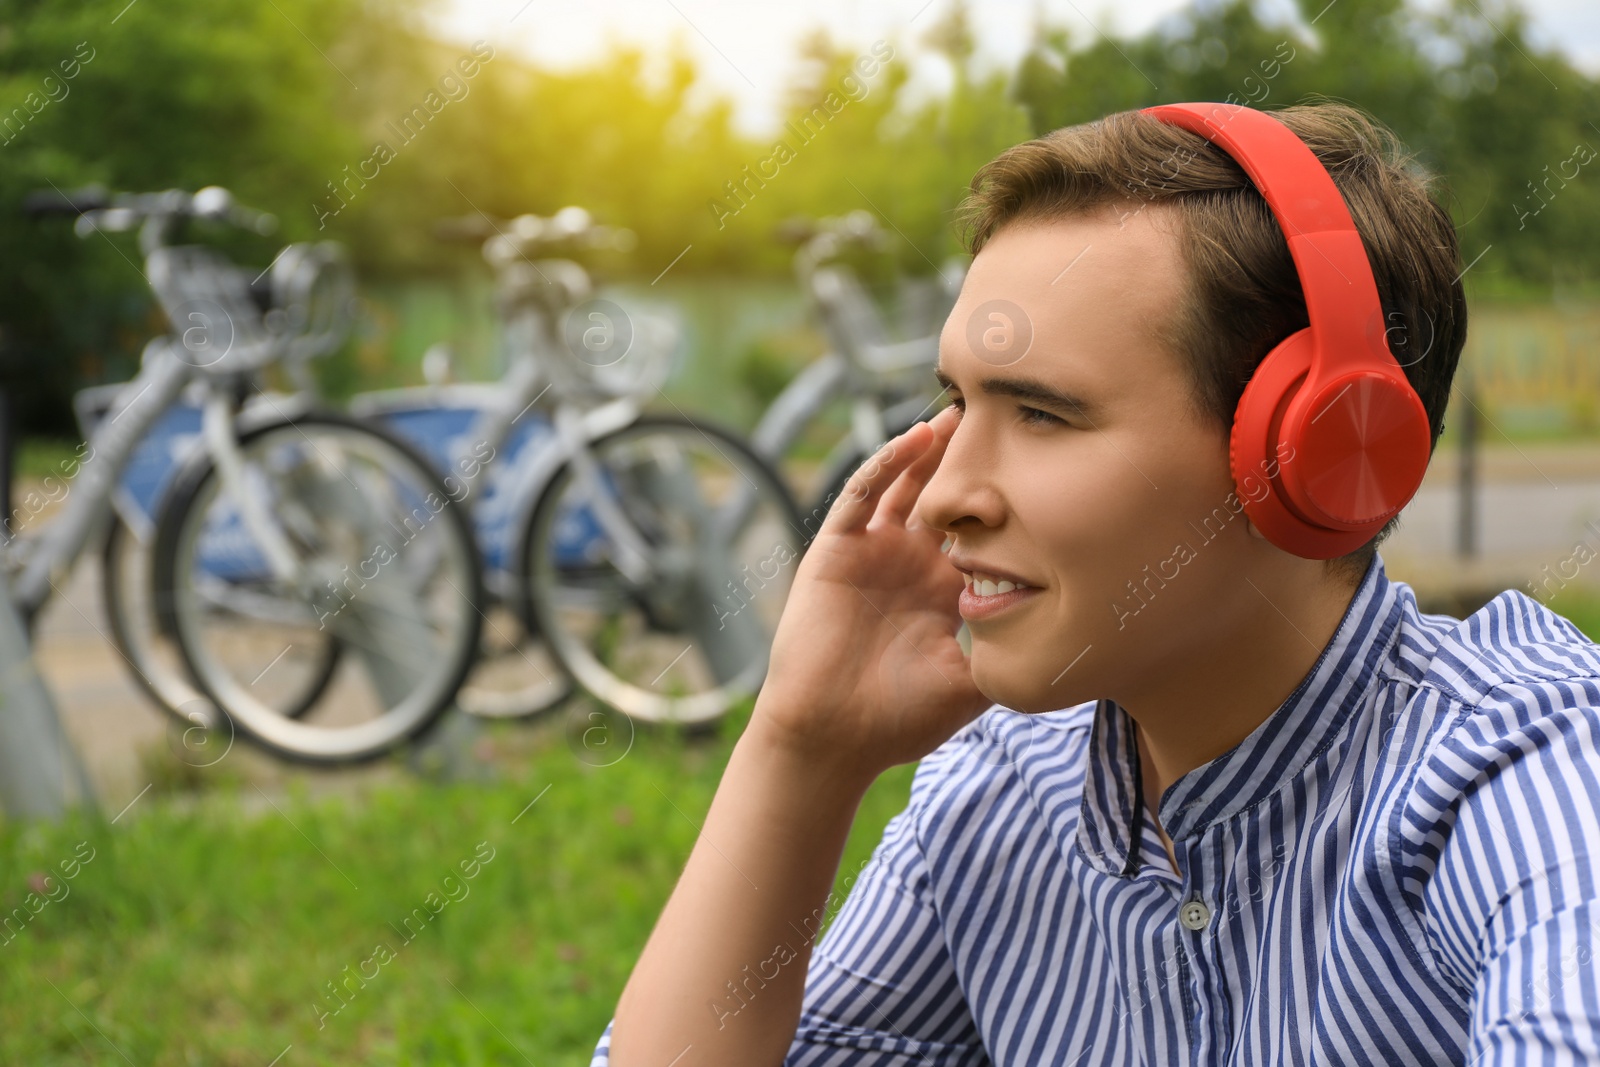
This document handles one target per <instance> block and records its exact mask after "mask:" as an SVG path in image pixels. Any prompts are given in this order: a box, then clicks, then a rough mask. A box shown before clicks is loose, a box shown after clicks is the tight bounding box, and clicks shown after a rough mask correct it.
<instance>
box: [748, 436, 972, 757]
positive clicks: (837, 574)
mask: <svg viewBox="0 0 1600 1067" xmlns="http://www.w3.org/2000/svg"><path fill="white" fill-rule="evenodd" d="M955 424H956V419H955V416H954V415H953V414H952V409H950V408H946V409H945V410H944V411H942V412H940V413H939V414H938V415H937V416H935V417H934V418H933V419H932V420H930V421H929V422H927V423H921V422H919V423H917V424H915V425H914V426H912V427H911V428H910V429H909V430H907V431H906V432H905V433H903V434H901V435H900V436H899V437H896V438H895V439H894V440H892V441H890V442H889V443H888V444H886V445H884V447H883V448H882V449H880V450H879V451H878V452H877V453H876V454H875V455H873V456H872V457H871V458H870V459H868V460H867V462H866V463H864V464H862V466H861V468H860V469H859V470H858V471H857V472H856V474H855V475H854V477H852V478H851V479H850V481H849V482H848V483H847V485H846V487H845V490H844V492H843V493H842V494H840V496H839V498H838V499H837V500H836V501H834V503H833V506H832V508H831V509H830V510H829V512H828V516H827V518H826V519H825V520H824V521H823V524H822V528H821V529H820V530H819V531H818V532H817V536H816V539H815V540H814V541H813V542H812V544H811V547H810V548H809V549H808V550H807V552H806V555H805V557H804V559H802V560H801V562H800V567H799V569H798V570H797V571H796V574H795V581H794V585H793V587H792V588H791V589H790V592H789V598H788V600H787V602H786V603H785V605H784V609H783V615H782V617H781V618H780V620H779V622H778V628H777V632H776V634H775V635H774V638H773V647H772V658H771V667H770V669H769V671H768V673H767V679H766V683H765V685H764V686H763V688H762V692H761V697H760V698H759V699H758V700H757V704H756V708H755V713H754V715H753V717H752V720H751V725H750V728H751V730H753V731H760V732H761V733H762V734H763V736H764V737H765V738H766V739H767V741H768V742H769V743H773V744H777V745H779V746H781V747H784V748H786V749H787V750H789V751H790V752H792V753H794V754H795V755H797V756H799V757H801V758H803V759H805V760H808V761H811V762H813V763H815V764H817V765H819V766H827V767H830V768H838V769H841V770H847V771H848V772H850V773H853V774H859V775H862V776H864V777H865V778H867V779H868V780H870V779H871V778H873V777H876V776H877V774H879V773H881V772H882V771H883V770H886V769H887V768H889V767H892V766H894V765H896V764H900V763H909V762H912V761H914V760H918V759H921V758H922V757H923V756H925V755H927V754H928V753H929V752H931V751H933V750H934V749H935V748H937V747H938V746H939V745H940V744H942V743H943V742H944V741H945V740H947V739H948V738H949V737H950V736H951V735H953V734H954V733H955V732H956V731H957V730H959V729H960V728H961V727H962V726H964V725H966V724H967V723H968V722H971V721H972V720H973V719H974V718H975V717H976V716H977V715H978V714H979V713H980V712H982V711H983V710H984V709H985V708H987V707H989V705H990V704H992V703H993V702H992V701H991V700H989V699H988V698H986V697H985V696H984V695H983V694H982V693H981V692H979V691H978V688H977V686H976V685H974V684H973V681H972V671H971V664H970V661H969V659H968V658H967V656H966V654H965V653H964V652H963V651H962V649H961V645H960V643H959V642H958V641H957V640H956V633H957V631H958V630H959V629H960V628H961V615H960V613H959V611H958V610H957V607H956V604H957V600H958V598H959V596H960V593H961V589H962V585H963V583H964V579H963V578H962V576H961V573H960V572H959V571H957V570H956V569H955V568H954V567H953V566H951V565H950V562H949V560H948V559H946V558H945V556H944V554H943V552H941V551H940V544H941V542H942V541H943V540H944V536H945V534H944V531H942V530H934V529H930V528H929V527H927V526H924V525H923V524H922V522H921V520H920V519H919V518H918V517H917V511H916V503H917V498H918V496H919V495H920V494H921V492H922V489H923V487H924V486H925V485H926V484H927V483H928V480H929V478H931V477H932V476H933V472H934V471H935V470H936V469H937V468H938V466H939V461H940V460H941V458H942V457H943V455H944V451H945V447H946V446H947V445H948V444H949V441H950V435H951V434H952V433H953V432H954V430H955Z"/></svg>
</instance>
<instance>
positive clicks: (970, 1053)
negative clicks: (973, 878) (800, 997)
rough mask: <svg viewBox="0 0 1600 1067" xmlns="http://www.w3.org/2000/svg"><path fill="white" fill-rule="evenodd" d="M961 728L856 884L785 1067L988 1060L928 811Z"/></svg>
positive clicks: (963, 737) (826, 941)
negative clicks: (934, 884) (944, 908)
mask: <svg viewBox="0 0 1600 1067" xmlns="http://www.w3.org/2000/svg"><path fill="white" fill-rule="evenodd" d="M970 733H971V728H968V729H966V730H963V731H961V732H960V733H958V734H957V735H956V736H955V737H953V738H951V739H950V740H949V741H947V742H946V743H945V744H944V745H943V746H941V748H940V749H938V750H936V751H935V752H934V753H931V754H930V755H929V756H928V757H927V758H926V759H925V760H923V762H922V765H921V766H919V767H918V769H917V773H916V776H915V778H914V779H913V783H912V789H911V801H910V803H909V804H908V805H907V807H906V809H905V810H904V811H902V812H900V813H899V814H898V815H896V816H895V817H894V818H893V819H891V820H890V821H889V824H888V826H887V827H885V829H884V832H883V838H882V840H880V841H879V843H878V846H877V848H876V849H874V850H873V853H872V857H871V859H870V860H869V861H868V862H867V864H866V866H865V867H863V868H862V870H861V872H860V876H859V878H857V879H856V881H855V882H854V884H853V885H851V886H850V888H849V893H848V895H847V896H846V897H845V900H844V903H843V905H842V906H841V907H840V908H839V912H838V914H837V915H836V916H834V919H833V922H832V923H831V924H830V925H829V926H828V928H827V930H826V931H824V932H823V935H822V940H821V942H819V943H818V944H817V946H816V948H815V949H814V950H813V951H812V954H811V964H810V967H809V969H808V970H807V972H806V990H805V1000H804V1002H803V1004H802V1007H801V1011H800V1022H799V1026H798V1027H797V1028H796V1031H795V1037H794V1043H793V1044H792V1045H791V1046H790V1048H789V1053H788V1055H787V1056H786V1057H785V1059H784V1061H783V1067H847V1065H848V1067H913V1065H917V1067H978V1065H984V1067H987V1065H988V1064H989V1062H990V1061H989V1057H988V1054H987V1052H986V1051H985V1050H984V1047H983V1043H982V1041H981V1040H980V1038H979V1034H978V1029H977V1025H976V1024H975V1023H974V1021H973V1018H972V1013H971V1011H970V1010H969V1008H968V1006H967V1002H966V997H965V994H964V993H963V991H962V989H961V985H960V983H959V981H958V980H957V976H956V970H955V965H954V964H953V962H952V961H951V957H950V952H949V947H948V943H947V941H946V938H945V932H944V926H943V917H942V916H941V915H940V914H939V912H938V910H937V908H936V907H935V902H934V900H933V897H932V894H931V882H930V877H929V873H928V867H927V863H926V860H925V857H924V854H923V850H922V844H921V842H920V841H919V839H918V832H919V825H920V823H921V813H922V811H923V809H924V808H925V806H926V803H927V799H928V795H929V793H930V792H931V791H932V790H933V788H934V782H935V781H936V780H937V777H938V775H939V774H940V772H941V770H942V768H943V766H944V765H945V763H946V762H947V761H948V760H950V759H952V758H954V756H955V755H956V754H957V753H958V752H959V751H960V750H961V749H962V748H963V747H964V746H966V745H967V744H968V735H969V734H970Z"/></svg>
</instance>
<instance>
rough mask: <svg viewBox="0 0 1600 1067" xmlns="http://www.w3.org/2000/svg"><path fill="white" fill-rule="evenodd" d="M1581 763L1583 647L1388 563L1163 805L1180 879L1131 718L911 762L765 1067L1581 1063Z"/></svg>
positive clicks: (1525, 613)
mask: <svg viewBox="0 0 1600 1067" xmlns="http://www.w3.org/2000/svg"><path fill="white" fill-rule="evenodd" d="M1597 742H1600V647H1597V646H1596V645H1594V644H1593V643H1592V642H1590V641H1589V640H1588V639H1587V638H1586V637H1585V636H1584V635H1583V634H1582V633H1581V632H1580V631H1579V630H1578V629H1577V628H1576V627H1575V626H1573V625H1572V623H1570V622H1569V621H1567V620H1566V619H1564V618H1562V617H1561V616H1559V615H1557V614H1555V613H1553V612H1551V611H1550V610H1548V609H1547V608H1545V607H1544V606H1543V605H1542V604H1540V603H1538V602H1537V601H1535V600H1532V599H1530V598H1529V597H1528V596H1526V595H1524V594H1522V593H1520V592H1517V591H1515V590H1507V591H1506V592H1503V593H1501V594H1500V595H1499V596H1497V597H1495V598H1494V600H1492V601H1491V602H1490V603H1489V604H1487V605H1486V606H1484V607H1483V608H1482V609H1481V610H1479V611H1478V612H1476V613H1475V614H1473V615H1472V616H1470V617H1469V618H1467V619H1466V620H1457V619H1454V618H1451V617H1449V616H1445V615H1430V614H1423V613H1421V612H1419V611H1418V608H1417V603H1416V598H1415V596H1414V594H1413V592H1412V590H1411V587H1410V586H1409V585H1407V584H1405V583H1404V582H1392V581H1390V580H1389V579H1388V577H1387V575H1386V574H1385V571H1384V565H1383V560H1382V558H1381V556H1380V557H1379V558H1377V559H1375V560H1374V561H1373V563H1372V565H1371V566H1370V567H1369V568H1368V570H1367V573H1366V575H1365V576H1364V578H1363V580H1362V583H1361V586H1360V588H1359V589H1358V590H1357V592H1356V595H1355V597H1354V598H1353V599H1352V601H1351V603H1350V605H1349V607H1348V608H1347V609H1346V612H1345V615H1344V618H1343V620H1342V621H1341V623H1340V626H1339V629H1338V631H1337V633H1336V634H1335V636H1334V637H1333V639H1332V641H1331V642H1329V644H1328V646H1327V647H1326V648H1325V649H1324V650H1323V652H1322V654H1321V657H1320V658H1319V659H1318V660H1317V662H1316V665H1315V666H1314V667H1312V669H1311V671H1310V672H1309V674H1307V676H1306V678H1305V679H1304V680H1303V681H1302V682H1301V684H1300V686H1299V687H1298V688H1297V689H1296V690H1295V692H1294V693H1293V694H1291V695H1290V696H1289V698H1288V699H1287V700H1286V701H1285V702H1284V703H1283V704H1282V705H1281V706H1280V707H1279V708H1278V709H1277V710H1276V711H1274V712H1273V713H1272V714H1271V715H1270V716H1269V717H1268V718H1267V719H1266V720H1265V721H1263V722H1262V723H1261V724H1260V725H1259V726H1258V727H1257V728H1256V729H1255V730H1254V731H1252V732H1251V733H1250V735H1249V736H1248V737H1246V738H1245V739H1244V740H1243V741H1242V742H1240V743H1239V744H1238V745H1237V746H1235V747H1234V748H1232V749H1231V750H1229V751H1228V752H1225V753H1223V754H1222V755H1220V756H1218V757H1217V758H1215V759H1213V760H1211V761H1210V762H1208V763H1205V764H1203V765H1201V766H1199V767H1196V768H1194V769H1193V770H1191V771H1189V772H1188V773H1186V774H1184V775H1183V776H1182V777H1180V778H1179V779H1178V780H1177V781H1175V782H1174V783H1172V785H1170V786H1169V787H1168V788H1167V789H1166V791H1165V792H1164V793H1163V794H1162V796H1161V800H1160V804H1159V813H1160V818H1161V826H1162V827H1164V828H1165V829H1166V831H1167V834H1168V836H1169V837H1170V838H1171V840H1172V844H1173V849H1174V851H1175V852H1176V854H1177V860H1178V867H1179V869H1180V870H1181V871H1182V872H1183V873H1182V875H1181V877H1180V876H1179V875H1178V874H1177V873H1175V872H1174V871H1173V868H1172V864H1171V862H1170V861H1169V859H1168V857H1167V854H1166V850H1165V848H1164V847H1163V846H1162V843H1161V840H1160V837H1159V836H1158V833H1157V828H1156V824H1155V823H1154V822H1152V821H1151V818H1150V816H1149V813H1148V809H1147V808H1146V806H1145V804H1144V803H1143V801H1142V799H1141V792H1140V788H1139V782H1138V749H1137V747H1136V743H1135V737H1134V733H1133V722H1132V720H1131V719H1130V718H1129V717H1128V715H1127V712H1126V711H1124V710H1123V709H1122V708H1121V707H1120V706H1119V705H1117V704H1116V703H1114V702H1112V701H1109V700H1102V701H1098V702H1091V703H1088V704H1083V705H1079V706H1077V707H1072V708H1066V709H1063V710H1060V711H1054V712H1050V713H1047V714H1043V715H1034V716H1028V715H1022V714H1019V713H1016V712H1013V711H1010V710H1009V709H1006V708H1003V707H1000V706H998V705H996V706H994V707H991V708H990V709H989V710H988V711H986V712H985V713H984V714H983V715H981V716H980V717H979V718H978V719H977V720H976V721H974V722H973V723H972V724H970V725H968V726H967V727H965V728H963V729H962V730H961V731H960V732H958V733H957V734H956V735H955V736H954V737H952V738H950V740H949V741H947V742H946V743H945V744H943V745H941V746H940V747H939V748H938V749H937V750H935V751H934V752H932V753H931V754H929V755H928V756H927V757H926V758H925V759H924V760H923V761H922V762H921V764H920V765H919V767H918V768H917V771H916V775H915V777H914V779H913V783H912V788H911V799H910V802H909V804H908V805H907V807H906V808H905V810H904V811H902V812H901V813H900V814H898V815H896V816H895V817H894V819H893V820H891V821H890V823H889V825H888V827H887V828H886V829H885V831H884V834H883V839H882V840H881V842H880V843H879V844H878V846H877V848H876V849H875V850H874V852H873V854H872V859H871V861H870V862H869V863H868V864H867V865H866V867H865V868H864V869H863V870H862V871H861V874H860V876H859V878H858V879H857V880H856V882H855V883H854V885H853V886H852V887H851V889H850V892H849V895H848V896H847V897H846V898H845V900H844V903H843V905H842V906H841V907H840V908H839V911H838V914H837V915H836V916H835V917H834V920H833V922H832V924H831V925H829V927H828V928H827V930H826V931H825V932H824V933H823V935H822V939H821V941H820V943H819V944H818V945H817V948H816V949H815V951H814V953H813V956H812V960H811V964H810V969H809V971H808V973H807V978H806V986H805V1000H804V1006H803V1009H802V1012H801V1017H800V1022H799V1027H798V1030H797V1032H796V1034H795V1037H794V1042H793V1045H792V1047H791V1049H790V1050H789V1053H788V1055H787V1057H786V1058H785V1060H784V1065H785V1067H819V1065H830V1067H831V1065H844V1064H849V1065H852V1067H859V1065H869V1064H870V1065H874V1067H879V1065H881V1067H891V1065H892V1067H902V1065H903V1067H912V1065H924V1067H955V1065H968V1064H972V1065H977V1064H997V1065H1006V1067H1012V1065H1015V1067H1039V1065H1045V1064H1063V1065H1073V1064H1084V1065H1090V1064H1093V1065H1101V1064H1117V1065H1120V1064H1148V1065H1152V1067H1155V1065H1160V1067H1167V1065H1171V1064H1206V1065H1210V1064H1216V1065H1222V1064H1240V1065H1246V1064H1248V1065H1254V1064H1262V1065H1266V1064H1272V1065H1277V1064H1340V1065H1343V1064H1363V1065H1365V1064H1457V1065H1461V1064H1471V1065H1473V1067H1491V1065H1501V1064H1512V1063H1516V1064H1523V1063H1540V1064H1555V1063H1580V1062H1586V1063H1592V1062H1600V961H1597V960H1596V958H1595V956H1596V946H1595V937H1594V930H1595V927H1596V924H1597V923H1600V751H1597V749H1600V743H1597ZM730 977H731V978H733V979H734V980H735V981H736V982H737V981H740V980H742V981H743V982H745V983H746V988H748V989H751V991H753V990H754V987H753V986H751V985H750V984H749V983H751V982H752V981H754V982H759V981H760V977H759V975H744V974H742V975H739V976H730ZM735 1006H736V1005H733V1004H732V1003H731V999H730V1005H729V1006H728V1007H727V1008H725V1009H724V1010H731V1008H732V1007H735ZM712 1010H713V1012H714V1013H715V1012H716V1011H717V1010H718V1009H716V1008H713V1009H712ZM729 1025H733V1021H732V1020H730V1021H729ZM610 1033H611V1027H610V1026H607V1027H606V1031H605V1034H604V1035H602V1037H601V1040H600V1045H599V1048H598V1049H597V1050H596V1052H595V1055H594V1059H593V1064H594V1065H602V1064H605V1063H607V1061H608V1056H607V1047H608V1045H609V1037H610ZM688 1062H691V1061H690V1060H686V1061H685V1063H688Z"/></svg>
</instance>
